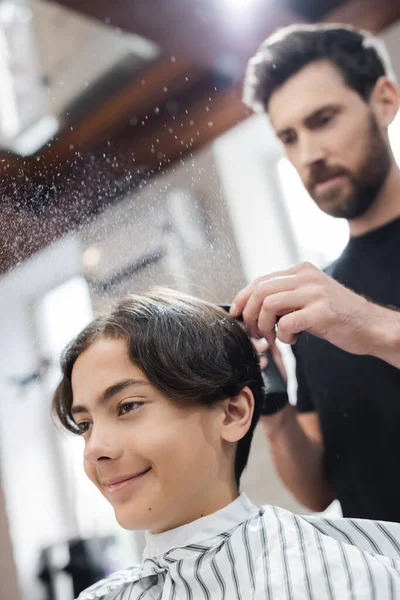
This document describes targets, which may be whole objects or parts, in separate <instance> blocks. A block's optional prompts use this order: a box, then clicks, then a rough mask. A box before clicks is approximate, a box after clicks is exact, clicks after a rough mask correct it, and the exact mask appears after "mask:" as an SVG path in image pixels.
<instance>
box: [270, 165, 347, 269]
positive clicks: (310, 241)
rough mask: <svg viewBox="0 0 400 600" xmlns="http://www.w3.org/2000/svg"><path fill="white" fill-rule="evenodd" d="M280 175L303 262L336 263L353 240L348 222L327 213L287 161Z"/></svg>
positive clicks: (280, 169) (279, 166) (279, 168)
mask: <svg viewBox="0 0 400 600" xmlns="http://www.w3.org/2000/svg"><path fill="white" fill-rule="evenodd" d="M278 173H279V178H280V182H281V186H282V189H283V193H284V196H285V199H286V206H287V209H288V213H289V217H290V220H291V222H292V227H293V230H294V233H295V236H296V238H297V241H298V244H299V247H300V251H301V253H302V256H301V260H311V261H312V262H314V263H315V264H317V263H319V264H317V266H318V267H324V266H326V264H327V263H329V262H332V261H333V260H335V259H336V258H337V257H338V256H339V255H340V253H341V252H342V250H343V249H344V247H345V246H346V244H347V242H348V240H349V228H348V225H347V222H346V221H345V220H344V219H335V218H334V217H330V216H329V215H327V214H325V213H323V212H322V211H321V210H319V208H318V207H317V206H316V204H315V203H314V201H313V200H312V199H311V198H310V196H309V195H308V193H307V191H306V189H305V188H304V186H303V184H302V182H301V179H300V177H299V175H298V173H297V171H296V170H295V168H294V167H293V166H292V165H291V164H290V162H289V161H288V160H287V158H282V159H281V160H280V161H279V164H278Z"/></svg>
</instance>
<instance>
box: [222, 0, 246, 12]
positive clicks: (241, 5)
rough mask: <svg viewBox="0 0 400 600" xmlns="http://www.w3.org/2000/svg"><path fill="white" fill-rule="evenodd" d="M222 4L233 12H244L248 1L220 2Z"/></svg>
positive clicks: (231, 0) (230, 0)
mask: <svg viewBox="0 0 400 600" xmlns="http://www.w3.org/2000/svg"><path fill="white" fill-rule="evenodd" d="M222 1H223V3H224V4H225V5H226V6H228V7H229V8H232V9H233V10H244V9H245V8H249V0H222Z"/></svg>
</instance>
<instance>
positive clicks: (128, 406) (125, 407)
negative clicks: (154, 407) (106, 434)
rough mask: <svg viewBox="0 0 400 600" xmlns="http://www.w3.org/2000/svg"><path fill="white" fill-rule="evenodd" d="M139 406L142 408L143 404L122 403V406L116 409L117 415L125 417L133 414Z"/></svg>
mask: <svg viewBox="0 0 400 600" xmlns="http://www.w3.org/2000/svg"><path fill="white" fill-rule="evenodd" d="M141 406H143V402H133V401H131V402H124V404H120V405H119V407H118V414H119V415H126V414H128V413H130V412H133V411H134V410H137V409H138V408H140V407H141Z"/></svg>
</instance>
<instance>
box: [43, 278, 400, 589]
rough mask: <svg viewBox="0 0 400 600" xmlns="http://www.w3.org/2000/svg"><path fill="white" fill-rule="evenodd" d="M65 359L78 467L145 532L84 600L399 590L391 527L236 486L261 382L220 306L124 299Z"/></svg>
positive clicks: (399, 562) (245, 344)
mask: <svg viewBox="0 0 400 600" xmlns="http://www.w3.org/2000/svg"><path fill="white" fill-rule="evenodd" d="M61 366H62V380H61V383H60V384H59V386H58V388H57V391H56V393H55V396H54V409H55V412H56V415H57V416H58V418H59V420H60V421H61V423H62V424H63V425H64V426H65V427H66V428H67V429H68V430H70V431H72V432H74V433H78V434H80V435H82V437H83V439H84V445H85V449H84V466H85V471H86V474H87V475H88V477H89V478H90V479H91V481H92V482H93V483H94V484H95V485H96V487H97V488H98V489H99V491H100V492H101V493H102V494H103V495H104V496H105V497H106V498H107V500H108V501H109V502H110V503H111V505H112V506H113V508H114V510H115V515H116V518H117V521H118V522H119V524H120V525H121V526H122V527H124V528H126V529H131V530H146V532H147V533H146V549H145V552H144V556H143V560H142V563H141V564H140V565H139V566H137V567H132V568H131V569H127V570H125V571H122V572H120V573H117V574H115V575H113V576H111V577H109V578H107V579H105V580H103V581H101V582H99V583H97V584H95V585H94V586H92V587H91V588H89V589H88V590H86V591H85V592H83V593H82V594H81V595H80V600H100V599H102V600H117V599H118V600H123V599H124V598H126V599H128V598H129V600H139V599H140V600H156V599H160V600H161V599H167V598H168V599H171V600H172V599H175V600H181V599H182V600H183V599H185V600H186V599H187V600H190V599H193V600H197V599H202V598H204V599H207V600H209V599H212V600H214V599H217V598H218V599H226V600H236V599H243V600H248V599H261V598H263V599H270V598H273V599H276V600H283V599H286V598H287V599H289V598H293V599H295V600H301V599H302V598H307V599H308V598H315V599H318V600H319V599H321V598H336V597H340V598H341V599H347V598H349V599H350V598H356V599H358V598H360V599H361V598H373V597H377V598H378V597H379V600H385V599H389V598H393V599H394V598H398V597H400V525H397V524H382V523H375V522H372V521H358V522H355V521H346V520H344V519H342V520H337V521H334V522H332V521H329V522H328V521H327V520H324V519H321V518H317V517H299V516H297V515H294V514H292V513H289V512H288V511H285V510H282V509H279V508H276V507H272V506H264V507H259V506H256V505H254V504H253V503H252V502H251V501H250V500H249V498H247V496H246V495H245V494H241V493H240V491H239V486H240V477H241V474H242V471H243V469H244V468H245V466H246V463H247V459H248V454H249V451H250V446H251V440H252V436H253V432H254V428H255V426H256V424H257V421H258V419H259V416H260V412H261V408H262V404H263V402H264V390H263V384H262V378H261V374H260V369H259V364H258V358H257V354H256V353H255V351H254V349H253V346H252V343H251V341H250V339H249V337H248V336H247V334H246V333H245V331H244V330H243V328H242V327H241V326H240V325H239V324H238V323H237V322H236V321H235V319H233V318H232V317H230V316H229V315H227V314H225V313H224V312H223V311H222V309H220V308H218V307H216V306H215V305H213V304H210V303H207V302H204V301H201V300H198V299H196V298H192V297H189V296H185V295H183V294H179V293H175V292H172V291H170V290H158V291H154V292H151V293H148V294H141V295H132V296H129V297H127V298H126V299H124V300H122V301H121V302H120V303H119V304H118V305H117V306H116V307H115V308H114V309H113V310H112V311H111V312H110V313H109V314H107V315H105V316H104V317H99V318H97V319H95V320H94V321H93V322H92V323H91V324H90V325H88V326H87V327H86V328H85V329H84V330H83V331H82V332H81V333H80V334H79V335H78V337H77V338H76V339H75V340H74V341H73V342H71V344H70V345H69V346H68V347H67V348H66V350H65V352H64V354H63V357H62V361H61ZM377 590H379V595H378V596H377V595H376V594H377ZM374 594H375V595H374Z"/></svg>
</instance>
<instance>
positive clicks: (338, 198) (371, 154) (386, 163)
mask: <svg viewBox="0 0 400 600" xmlns="http://www.w3.org/2000/svg"><path fill="white" fill-rule="evenodd" d="M390 168H391V155H390V151H389V148H388V146H387V143H386V141H385V139H384V138H383V136H382V133H381V131H380V129H379V127H378V124H377V122H376V119H375V117H374V115H372V114H371V117H370V131H369V135H368V139H367V145H366V148H365V154H364V161H363V163H362V164H361V166H360V167H359V169H358V170H357V172H354V173H352V172H350V171H348V170H347V169H345V168H343V167H329V166H328V165H326V163H325V162H322V161H321V162H319V163H315V165H313V168H312V170H311V173H310V177H309V180H308V182H307V186H306V187H307V190H308V192H309V194H310V195H311V197H312V198H313V200H314V201H315V202H316V204H317V205H318V207H319V208H320V209H321V210H322V211H324V212H325V213H327V214H328V215H331V216H332V217H338V218H342V219H349V220H351V219H356V218H358V217H361V216H362V215H363V214H364V213H366V212H367V210H368V209H369V208H370V207H371V206H372V204H373V203H374V202H375V199H376V197H377V196H378V194H379V192H380V191H381V189H382V187H383V185H384V183H385V181H386V179H387V177H388V174H389V171H390ZM336 176H343V177H344V178H346V179H347V181H348V182H349V183H350V186H351V188H352V189H351V191H350V192H349V193H347V194H346V195H344V194H343V187H342V185H340V184H339V186H338V187H336V186H335V187H334V188H332V189H331V190H328V191H327V192H325V193H322V194H316V192H315V187H316V185H317V184H318V183H321V182H323V181H327V180H329V179H330V178H332V177H336Z"/></svg>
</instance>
